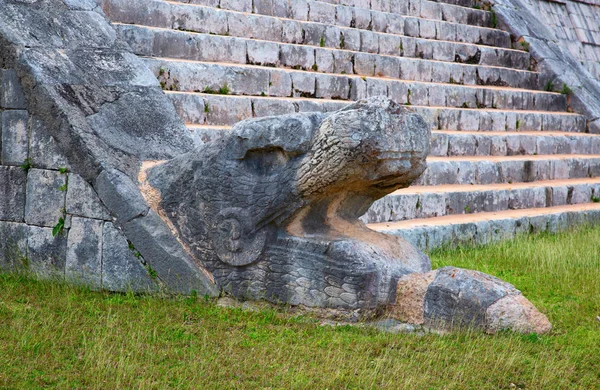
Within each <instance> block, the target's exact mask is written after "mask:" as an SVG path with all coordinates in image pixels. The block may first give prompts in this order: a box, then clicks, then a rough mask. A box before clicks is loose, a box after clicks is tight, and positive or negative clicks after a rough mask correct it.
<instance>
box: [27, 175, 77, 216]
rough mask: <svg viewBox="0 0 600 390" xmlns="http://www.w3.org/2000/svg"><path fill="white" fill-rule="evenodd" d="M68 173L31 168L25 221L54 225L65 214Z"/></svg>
mask: <svg viewBox="0 0 600 390" xmlns="http://www.w3.org/2000/svg"><path fill="white" fill-rule="evenodd" d="M66 177H67V176H66V175H64V174H61V173H60V172H58V171H49V170H43V169H35V168H33V169H30V170H29V172H28V174H27V195H26V201H25V222H26V223H28V224H30V225H36V226H46V227H53V226H54V225H56V223H57V222H58V220H59V218H61V217H63V215H64V207H65V193H66V191H65V190H66V187H65V184H66Z"/></svg>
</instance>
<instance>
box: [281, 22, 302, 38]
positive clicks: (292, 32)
mask: <svg viewBox="0 0 600 390" xmlns="http://www.w3.org/2000/svg"><path fill="white" fill-rule="evenodd" d="M281 38H282V41H283V42H285V43H297V44H300V43H302V24H300V23H299V22H297V21H294V20H290V21H287V22H286V23H284V24H283V30H282V32H281Z"/></svg>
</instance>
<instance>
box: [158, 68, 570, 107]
mask: <svg viewBox="0 0 600 390" xmlns="http://www.w3.org/2000/svg"><path fill="white" fill-rule="evenodd" d="M146 64H147V65H148V67H149V68H150V70H152V71H153V72H154V74H155V75H156V76H157V77H158V78H159V80H160V81H161V84H162V86H163V89H167V90H176V91H182V92H218V91H221V92H224V93H225V94H233V95H246V96H273V97H313V98H325V99H340V100H360V99H364V98H368V97H372V96H380V95H385V96H389V97H390V98H392V99H393V100H394V101H395V102H397V103H400V104H416V105H434V106H440V107H478V108H492V107H493V108H497V109H509V110H545V111H565V110H566V105H567V100H566V96H565V95H562V94H560V93H550V92H545V91H529V90H524V89H516V88H506V87H494V86H464V85H454V84H441V83H430V82H420V81H405V80H397V79H391V78H383V77H360V76H356V75H338V74H323V73H317V72H308V71H300V70H289V69H275V68H269V67H259V66H251V65H233V64H219V63H205V62H198V61H183V60H170V59H156V58H151V59H146Z"/></svg>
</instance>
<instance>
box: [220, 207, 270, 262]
mask: <svg viewBox="0 0 600 390" xmlns="http://www.w3.org/2000/svg"><path fill="white" fill-rule="evenodd" d="M211 235H212V239H213V244H214V248H215V252H216V253H217V256H218V257H219V259H220V260H221V261H222V262H224V263H226V264H230V265H233V266H238V267H239V266H244V265H248V264H252V263H253V262H255V261H256V260H257V259H258V257H259V256H260V254H261V253H262V251H263V248H264V247H265V242H266V239H267V230H266V229H263V230H260V231H255V230H254V223H253V221H252V218H251V216H250V214H249V213H248V211H246V210H245V209H242V208H239V207H230V208H227V209H224V210H221V212H220V213H219V214H217V216H216V217H215V219H214V221H213V229H211Z"/></svg>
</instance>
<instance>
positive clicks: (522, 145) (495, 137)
mask: <svg viewBox="0 0 600 390" xmlns="http://www.w3.org/2000/svg"><path fill="white" fill-rule="evenodd" d="M548 154H600V136H596V135H592V134H586V133H564V132H558V131H557V132H551V131H545V132H539V131H538V132H535V131H522V132H485V133H481V132H475V131H473V132H471V131H461V132H458V131H444V130H438V131H433V132H432V135H431V152H430V156H435V157H438V156H439V157H443V156H448V157H452V156H518V155H548Z"/></svg>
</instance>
